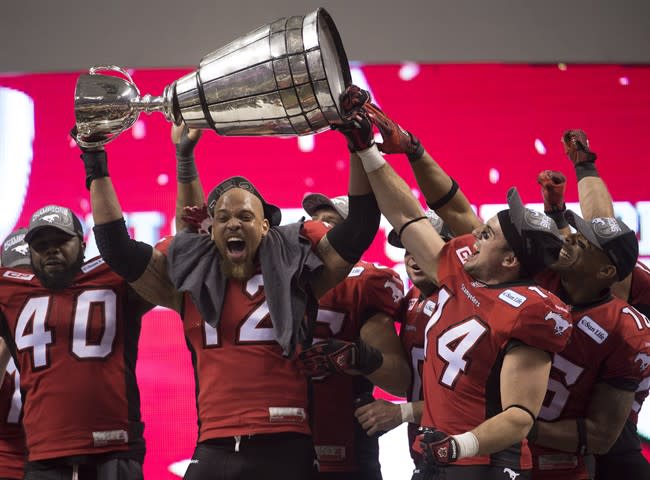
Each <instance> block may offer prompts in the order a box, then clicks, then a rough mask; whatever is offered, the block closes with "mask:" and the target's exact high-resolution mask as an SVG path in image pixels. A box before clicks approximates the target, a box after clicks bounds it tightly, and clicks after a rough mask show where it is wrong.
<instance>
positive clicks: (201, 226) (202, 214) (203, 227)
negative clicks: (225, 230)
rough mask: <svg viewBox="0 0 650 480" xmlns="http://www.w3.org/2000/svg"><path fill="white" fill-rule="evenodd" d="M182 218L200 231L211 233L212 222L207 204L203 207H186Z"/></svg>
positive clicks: (188, 224)
mask: <svg viewBox="0 0 650 480" xmlns="http://www.w3.org/2000/svg"><path fill="white" fill-rule="evenodd" d="M181 220H183V222H185V223H186V224H187V226H188V227H189V228H192V229H194V230H196V231H197V232H198V233H210V227H211V226H212V222H211V221H210V216H209V215H208V206H207V205H205V204H204V205H203V206H202V207H197V206H191V207H184V208H183V216H182V217H181Z"/></svg>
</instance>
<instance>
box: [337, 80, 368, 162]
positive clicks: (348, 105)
mask: <svg viewBox="0 0 650 480" xmlns="http://www.w3.org/2000/svg"><path fill="white" fill-rule="evenodd" d="M369 101H370V94H369V93H368V92H367V91H366V90H362V89H360V88H359V87H357V86H356V85H350V86H349V87H348V88H346V89H345V91H344V92H343V93H342V94H341V97H340V98H339V103H340V105H341V113H342V116H343V120H344V122H343V123H342V124H334V125H332V128H333V129H334V130H338V131H340V132H341V133H342V134H343V135H345V138H346V139H347V141H348V150H350V151H351V152H358V151H361V150H366V149H367V148H370V147H372V146H373V145H374V144H375V139H374V134H373V132H372V122H371V121H370V119H369V118H368V114H367V113H366V111H365V110H364V109H363V106H364V105H365V104H366V103H368V102H369Z"/></svg>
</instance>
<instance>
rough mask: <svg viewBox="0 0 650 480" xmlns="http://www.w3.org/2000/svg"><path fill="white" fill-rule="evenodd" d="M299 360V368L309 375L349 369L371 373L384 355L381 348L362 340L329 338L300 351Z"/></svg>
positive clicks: (321, 374) (340, 371)
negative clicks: (378, 348)
mask: <svg viewBox="0 0 650 480" xmlns="http://www.w3.org/2000/svg"><path fill="white" fill-rule="evenodd" d="M298 361H299V365H298V368H300V370H301V371H302V372H303V373H304V374H305V375H307V376H309V377H320V376H323V375H326V374H328V373H346V372H347V371H349V370H358V371H360V372H361V373H363V374H364V375H369V374H371V373H372V372H374V371H375V370H377V369H378V368H379V367H381V364H382V362H383V356H382V354H381V352H380V351H379V350H377V349H376V348H373V347H371V346H370V345H367V344H366V343H364V342H362V341H359V342H357V343H353V342H346V341H344V340H337V339H335V338H328V339H327V340H325V341H322V342H317V343H315V344H314V345H312V346H311V347H309V348H306V349H305V350H303V351H302V352H300V355H299V356H298Z"/></svg>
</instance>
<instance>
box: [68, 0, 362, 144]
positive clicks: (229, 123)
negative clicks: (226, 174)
mask: <svg viewBox="0 0 650 480" xmlns="http://www.w3.org/2000/svg"><path fill="white" fill-rule="evenodd" d="M106 71H115V72H119V73H121V74H122V75H123V76H124V77H125V78H121V77H117V76H114V75H104V74H102V73H100V72H106ZM350 83H351V77H350V67H349V65H348V60H347V57H346V55H345V50H344V49H343V44H342V42H341V38H340V36H339V33H338V31H337V29H336V26H335V25H334V22H333V20H332V18H331V17H330V15H329V14H328V13H327V12H326V11H325V9H323V8H319V9H318V10H315V11H313V12H311V13H309V14H307V15H305V16H304V17H303V16H295V17H287V18H281V19H279V20H276V21H275V22H273V23H270V24H267V25H264V26H262V27H260V28H258V29H257V30H254V31H253V32H251V33H249V34H248V35H245V36H243V37H240V38H238V39H237V40H235V41H233V42H231V43H229V44H228V45H226V46H225V47H223V48H220V49H218V50H215V51H214V52H212V53H210V54H208V55H206V56H205V57H203V59H202V60H201V63H200V65H199V68H198V70H196V71H194V72H192V73H189V74H187V75H185V76H184V77H181V78H179V79H178V80H176V81H175V82H174V83H172V84H171V85H168V86H167V87H165V89H164V92H163V94H162V96H160V97H155V96H151V95H148V94H147V95H144V96H141V95H140V92H139V90H138V88H137V87H136V86H135V84H134V83H133V80H132V79H131V77H130V76H129V74H128V73H127V72H126V71H125V70H123V69H122V68H120V67H116V66H96V67H92V68H91V69H90V71H89V73H88V74H84V75H81V76H80V77H79V79H78V80H77V86H76V89H75V101H74V108H75V117H76V127H77V137H76V140H77V142H78V143H79V145H81V146H82V147H96V146H99V145H103V144H106V143H108V142H110V141H111V140H113V139H114V138H116V137H117V136H118V135H119V134H120V133H122V132H123V131H125V130H126V129H128V128H129V127H131V125H133V123H135V121H136V120H137V118H138V116H139V115H140V112H147V113H150V112H154V111H159V112H162V113H164V115H165V117H166V118H167V120H169V121H170V122H174V123H176V124H177V125H178V124H180V123H181V122H184V123H185V124H186V125H187V126H188V127H190V128H203V129H205V128H211V129H213V130H215V131H216V132H217V133H218V134H219V135H249V136H255V135H308V134H311V133H318V132H321V131H323V130H327V129H328V128H329V126H330V124H331V123H336V122H340V121H341V116H340V112H339V106H338V98H339V95H340V94H341V93H342V92H343V90H345V88H346V87H347V86H348V85H350Z"/></svg>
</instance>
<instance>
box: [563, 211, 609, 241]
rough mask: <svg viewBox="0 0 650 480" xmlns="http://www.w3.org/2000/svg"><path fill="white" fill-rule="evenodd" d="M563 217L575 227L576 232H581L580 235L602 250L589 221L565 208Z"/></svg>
mask: <svg viewBox="0 0 650 480" xmlns="http://www.w3.org/2000/svg"><path fill="white" fill-rule="evenodd" d="M564 218H566V221H567V222H569V225H571V226H572V227H573V228H575V229H576V231H577V232H579V233H581V234H582V236H583V237H585V238H586V239H587V240H588V241H589V243H591V244H592V245H594V246H596V247H598V248H600V249H601V250H602V248H603V247H602V245H601V244H600V242H599V241H598V237H597V236H596V234H595V233H594V229H593V228H591V224H590V223H589V222H587V221H586V220H585V219H584V218H582V217H581V216H580V215H578V214H577V213H576V212H574V211H572V210H567V211H566V212H565V213H564Z"/></svg>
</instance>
